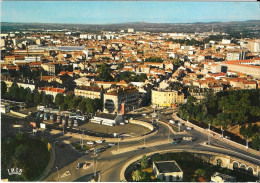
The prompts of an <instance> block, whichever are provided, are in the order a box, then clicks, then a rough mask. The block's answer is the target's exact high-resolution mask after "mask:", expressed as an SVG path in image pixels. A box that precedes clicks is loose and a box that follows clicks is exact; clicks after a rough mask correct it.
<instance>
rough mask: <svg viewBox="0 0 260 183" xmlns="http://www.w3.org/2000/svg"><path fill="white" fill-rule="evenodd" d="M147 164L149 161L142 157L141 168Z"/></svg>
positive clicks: (144, 156)
mask: <svg viewBox="0 0 260 183" xmlns="http://www.w3.org/2000/svg"><path fill="white" fill-rule="evenodd" d="M148 163H149V159H148V157H147V156H146V155H143V157H142V159H141V168H142V169H145V168H147V167H148V165H149V164H148Z"/></svg>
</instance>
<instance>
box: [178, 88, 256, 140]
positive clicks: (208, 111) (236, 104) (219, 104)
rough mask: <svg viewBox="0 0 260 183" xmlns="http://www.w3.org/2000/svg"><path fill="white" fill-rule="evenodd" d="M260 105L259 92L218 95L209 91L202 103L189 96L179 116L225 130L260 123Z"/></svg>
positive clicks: (236, 91)
mask: <svg viewBox="0 0 260 183" xmlns="http://www.w3.org/2000/svg"><path fill="white" fill-rule="evenodd" d="M259 104H260V91H259V90H234V91H224V92H218V93H217V94H213V92H211V91H209V92H207V93H206V97H205V99H204V100H202V101H201V102H200V103H198V102H197V100H196V98H195V97H192V96H189V97H188V98H187V103H186V104H183V105H181V106H180V107H179V114H180V115H181V116H183V117H184V118H185V119H187V118H189V119H192V120H195V121H197V122H199V123H206V124H208V123H211V124H212V125H214V126H222V127H223V129H224V130H225V129H227V127H228V126H233V125H243V124H245V123H253V122H256V121H259V120H260V105H259ZM247 135H249V134H247ZM250 136H253V135H250Z"/></svg>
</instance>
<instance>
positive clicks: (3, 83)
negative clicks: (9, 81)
mask: <svg viewBox="0 0 260 183" xmlns="http://www.w3.org/2000/svg"><path fill="white" fill-rule="evenodd" d="M6 91H7V85H6V83H5V82H4V81H1V97H2V98H3V96H4V94H5V93H6Z"/></svg>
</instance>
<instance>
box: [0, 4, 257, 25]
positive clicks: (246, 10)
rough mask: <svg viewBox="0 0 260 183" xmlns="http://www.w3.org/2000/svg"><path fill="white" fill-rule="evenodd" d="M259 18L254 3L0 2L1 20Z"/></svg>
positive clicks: (86, 21)
mask: <svg viewBox="0 0 260 183" xmlns="http://www.w3.org/2000/svg"><path fill="white" fill-rule="evenodd" d="M243 20H260V6H259V4H258V3H257V2H174V1H162V2H158V1H38V2H35V1H34V2H33V1H2V2H1V21H2V22H41V23H84V24H104V23H123V22H149V23H192V22H211V21H222V22H226V21H243Z"/></svg>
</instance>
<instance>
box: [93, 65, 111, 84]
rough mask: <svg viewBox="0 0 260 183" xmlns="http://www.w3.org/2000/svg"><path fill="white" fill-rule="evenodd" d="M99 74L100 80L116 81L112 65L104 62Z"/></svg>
mask: <svg viewBox="0 0 260 183" xmlns="http://www.w3.org/2000/svg"><path fill="white" fill-rule="evenodd" d="M98 72H99V75H98V77H97V79H98V80H100V81H114V79H113V77H112V76H111V74H110V73H111V70H110V67H109V66H108V65H107V64H106V63H103V64H102V65H101V67H100V68H99V69H98Z"/></svg>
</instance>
